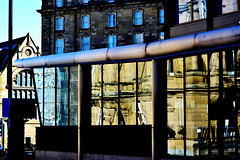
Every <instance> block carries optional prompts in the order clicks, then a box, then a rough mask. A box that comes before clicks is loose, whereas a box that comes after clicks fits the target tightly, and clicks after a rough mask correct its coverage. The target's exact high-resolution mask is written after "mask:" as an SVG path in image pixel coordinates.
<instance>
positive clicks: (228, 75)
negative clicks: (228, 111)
mask: <svg viewBox="0 0 240 160" xmlns="http://www.w3.org/2000/svg"><path fill="white" fill-rule="evenodd" d="M222 55H223V59H222V64H223V86H224V87H225V88H230V87H232V86H234V85H235V78H234V75H235V54H234V50H231V49H230V50H226V51H223V52H222Z"/></svg>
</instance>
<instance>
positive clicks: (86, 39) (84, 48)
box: [82, 37, 90, 51]
mask: <svg viewBox="0 0 240 160" xmlns="http://www.w3.org/2000/svg"><path fill="white" fill-rule="evenodd" d="M87 50H90V37H83V38H82V51H87Z"/></svg>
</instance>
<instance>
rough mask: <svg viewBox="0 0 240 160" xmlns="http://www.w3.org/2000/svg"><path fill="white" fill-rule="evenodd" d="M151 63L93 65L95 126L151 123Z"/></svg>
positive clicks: (92, 109) (92, 121)
mask: <svg viewBox="0 0 240 160" xmlns="http://www.w3.org/2000/svg"><path fill="white" fill-rule="evenodd" d="M151 64H152V63H151V62H139V63H137V64H136V63H119V64H104V65H92V72H91V75H92V76H91V78H92V80H91V82H92V94H91V98H92V101H91V102H92V107H91V119H92V120H91V124H92V125H151V124H152V76H151V73H152V65H151ZM136 67H138V68H136ZM137 71H138V73H137ZM137 75H138V78H136V77H137ZM137 80H138V86H136V85H137ZM137 92H138V100H137V97H136V95H137V94H136V93H137Z"/></svg>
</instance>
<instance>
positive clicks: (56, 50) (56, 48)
mask: <svg viewBox="0 0 240 160" xmlns="http://www.w3.org/2000/svg"><path fill="white" fill-rule="evenodd" d="M60 40H61V42H62V43H61V44H62V45H60V46H58V44H59V43H58V42H60ZM60 48H62V49H61V51H62V52H59V53H58V50H59V49H60ZM63 53H64V39H63V38H59V39H56V46H55V54H63Z"/></svg>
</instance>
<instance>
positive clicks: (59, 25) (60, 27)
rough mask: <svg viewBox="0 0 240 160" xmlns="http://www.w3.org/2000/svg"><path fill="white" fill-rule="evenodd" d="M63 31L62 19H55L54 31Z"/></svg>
mask: <svg viewBox="0 0 240 160" xmlns="http://www.w3.org/2000/svg"><path fill="white" fill-rule="evenodd" d="M62 30H63V17H61V18H57V19H56V31H62Z"/></svg>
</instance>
